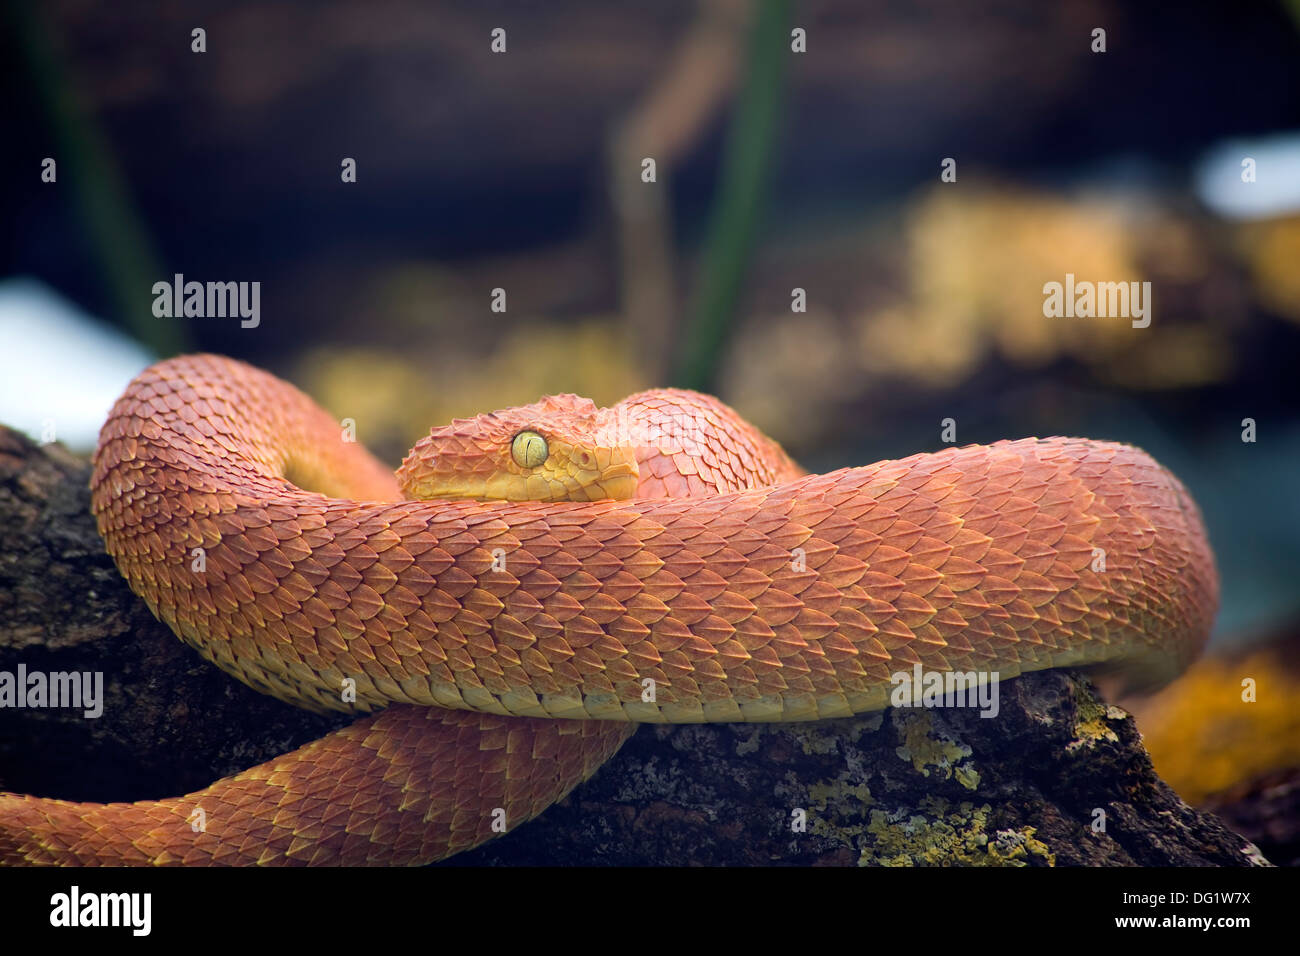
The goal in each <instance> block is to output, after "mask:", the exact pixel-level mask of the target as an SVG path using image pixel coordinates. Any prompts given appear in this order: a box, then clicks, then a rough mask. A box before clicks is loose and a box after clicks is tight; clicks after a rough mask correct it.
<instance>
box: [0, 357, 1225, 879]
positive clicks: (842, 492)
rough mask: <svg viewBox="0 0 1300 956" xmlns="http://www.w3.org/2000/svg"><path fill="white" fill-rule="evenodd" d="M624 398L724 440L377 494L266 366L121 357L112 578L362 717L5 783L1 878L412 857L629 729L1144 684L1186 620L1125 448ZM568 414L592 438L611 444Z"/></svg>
mask: <svg viewBox="0 0 1300 956" xmlns="http://www.w3.org/2000/svg"><path fill="white" fill-rule="evenodd" d="M629 402H630V403H632V404H633V405H634V406H635V407H634V409H633V413H632V414H633V417H634V418H636V417H637V416H640V415H649V416H653V415H654V414H656V413H657V412H662V413H664V414H668V413H671V414H672V415H674V416H678V417H679V418H680V416H683V415H685V416H694V417H695V419H696V424H697V425H698V426H699V434H702V435H710V434H718V433H721V434H722V435H724V436H725V437H726V438H727V442H726V443H722V444H719V443H718V442H717V441H712V442H710V441H709V440H708V439H705V440H704V441H703V442H702V443H699V444H698V445H697V446H695V447H693V448H689V449H685V450H683V449H682V448H681V447H678V446H674V445H672V444H671V442H669V443H668V445H666V446H665V445H664V444H663V443H660V446H659V447H657V448H648V447H644V446H639V447H638V448H637V449H635V452H636V453H635V455H631V454H630V453H629V454H624V455H623V458H622V459H619V454H620V452H619V450H618V447H617V445H616V443H612V444H609V445H608V447H605V446H602V448H603V450H601V449H598V452H599V453H596V452H589V451H587V450H586V449H584V448H582V447H580V445H581V443H580V442H576V441H575V442H572V443H568V444H566V443H565V442H564V441H561V440H560V439H559V438H553V439H552V444H553V445H555V446H556V447H557V448H560V447H564V448H568V447H569V446H570V445H572V446H573V447H572V449H571V451H570V452H569V454H570V457H571V459H572V461H573V462H578V463H579V464H573V465H571V466H569V470H570V471H571V472H574V473H577V471H578V470H579V468H580V466H581V467H586V466H587V465H593V464H600V465H602V466H610V467H614V468H616V469H621V470H619V471H617V476H618V477H616V478H611V479H609V481H608V482H607V483H606V485H605V486H603V487H602V488H601V489H599V490H596V491H592V490H590V489H591V488H592V487H593V486H592V485H589V484H588V485H581V486H580V487H582V488H586V489H588V490H587V491H582V492H577V493H574V492H572V491H568V490H566V491H563V492H558V491H557V492H554V494H555V495H556V496H561V495H563V496H566V497H578V498H580V499H581V498H582V497H583V496H584V495H586V496H587V497H592V498H597V499H599V500H593V501H584V500H578V501H571V500H561V501H534V500H521V501H487V500H463V499H454V500H406V501H403V500H398V499H399V489H398V487H397V485H396V483H395V481H394V479H393V477H392V475H390V474H389V473H387V472H386V471H385V470H384V468H383V467H382V466H381V465H380V464H379V463H378V462H376V461H375V460H374V459H373V458H371V457H370V456H369V455H368V454H367V453H366V452H365V451H364V450H363V449H362V448H361V447H360V446H359V445H356V444H350V443H348V442H345V441H343V440H342V439H341V434H340V429H339V427H338V425H337V424H336V423H335V422H334V421H333V420H332V419H331V418H330V417H329V416H327V415H326V414H325V413H324V412H323V411H321V410H320V409H319V408H318V407H317V406H316V405H314V404H313V403H312V402H311V400H310V399H308V398H307V397H306V396H304V395H303V394H302V393H301V392H299V391H298V390H296V389H294V388H293V387H291V386H289V385H287V384H285V383H283V382H281V381H279V380H278V379H276V378H274V377H273V376H271V375H269V374H266V373H264V372H260V371H258V370H256V369H253V368H251V367H249V366H247V365H244V364H241V363H238V362H234V361H231V360H228V359H222V358H218V357H213V356H192V357H184V358H179V359H174V360H170V361H167V362H163V363H160V364H159V365H156V366H154V367H152V368H150V369H148V370H146V371H145V372H144V373H142V374H141V375H140V376H139V377H138V378H137V379H136V380H135V381H133V382H132V383H131V385H130V386H129V387H128V389H127V391H126V392H125V394H124V395H123V396H122V397H121V399H119V401H118V402H117V404H116V406H115V407H114V409H113V411H112V413H111V415H110V417H109V420H108V422H107V423H106V424H105V426H104V429H103V432H102V433H101V437H100V445H99V448H98V451H97V452H96V456H95V470H94V478H93V481H92V501H93V508H94V512H95V515H96V517H97V520H98V523H99V528H100V531H101V533H102V534H103V536H104V539H105V542H106V544H107V547H108V550H109V552H110V553H111V554H112V556H113V558H114V559H115V561H116V562H117V566H118V568H119V569H120V570H121V572H122V573H123V575H124V576H125V577H126V579H127V580H128V582H129V583H130V586H131V588H132V590H134V591H135V592H136V593H137V594H139V595H140V596H141V597H142V598H143V599H144V600H145V601H146V602H147V603H148V605H149V607H150V608H151V609H152V610H153V611H154V613H155V614H157V615H158V616H159V617H160V618H161V619H162V620H163V621H165V622H166V623H167V624H168V625H169V626H170V627H171V628H172V629H173V630H174V631H175V632H176V633H177V634H178V635H179V636H180V637H181V638H182V639H183V640H185V641H186V642H188V643H190V644H191V645H193V646H194V647H196V648H197V649H198V650H199V651H200V652H201V653H202V654H203V655H204V656H206V657H208V658H209V659H210V660H212V661H213V662H215V663H216V664H218V665H219V666H221V667H222V668H223V669H225V670H227V671H228V672H230V673H231V674H234V675H235V676H237V677H238V678H239V679H240V680H243V681H244V682H246V683H248V684H249V685H251V686H253V687H255V688H257V689H259V690H263V691H265V692H267V693H270V694H273V695H275V696H276V697H279V698H282V699H284V700H288V701H292V702H295V703H299V704H302V705H304V706H308V707H313V708H317V709H321V708H331V709H337V710H362V711H365V710H369V709H372V708H379V707H387V709H386V710H383V711H382V712H381V713H379V714H377V715H372V716H369V717H364V718H363V719H361V720H359V721H358V722H357V723H355V724H353V725H351V726H350V727H347V728H345V729H343V730H341V731H338V732H336V733H334V734H331V735H329V736H327V737H325V738H322V739H321V740H318V741H315V742H313V743H311V744H309V745H307V746H306V747H303V748H301V749H299V750H297V751H294V752H293V753H289V754H286V755H284V756H282V757H279V758H277V759H275V760H273V761H271V762H269V763H267V764H264V765H262V766H259V767H255V768H253V769H251V770H248V771H246V772H244V773H241V774H238V775H236V776H234V777H229V778H226V779H224V780H221V781H218V782H217V783H215V784H213V785H212V786H211V787H208V788H206V789H205V790H203V791H200V792H198V793H196V794H190V795H187V796H185V797H180V798H176V799H171V800H164V801H150V802H144V803H135V804H104V805H101V804H79V803H69V802H65V801H59V800H52V799H43V798H33V797H27V796H23V795H18V794H0V862H41V863H97V862H103V863H155V864H157V863H304V864H305V863H388V864H393V863H398V864H406V863H422V862H429V861H431V860H435V859H440V858H443V857H445V856H448V855H450V854H452V853H455V852H458V851H460V850H463V849H467V848H469V847H471V846H474V845H477V844H478V843H481V842H483V841H484V840H486V839H488V838H490V837H491V836H493V835H495V832H496V831H495V830H494V827H493V824H494V821H496V820H499V819H500V818H501V815H503V817H504V820H505V822H506V824H507V826H508V827H509V828H513V827H514V826H515V825H517V824H519V823H521V822H523V821H524V820H527V819H529V818H530V817H532V816H534V815H536V814H537V813H539V812H541V810H543V809H544V808H545V807H546V806H547V805H549V804H550V803H552V802H554V801H555V800H556V799H559V798H560V797H562V796H563V795H564V794H565V793H567V792H568V791H569V790H570V789H571V788H572V787H573V786H575V785H576V784H577V783H578V782H579V781H581V780H582V779H585V778H586V777H587V776H589V775H590V774H591V773H593V772H594V771H595V769H596V768H597V767H598V766H599V765H600V764H601V763H602V762H603V761H604V760H605V759H607V758H608V757H609V756H610V755H611V754H612V753H613V752H614V751H616V750H617V749H618V747H619V746H620V745H621V744H622V742H623V741H624V740H625V739H626V738H627V736H628V735H629V734H630V732H631V730H632V728H633V724H632V723H630V722H639V721H674V722H698V721H739V720H807V719H815V718H823V717H839V716H846V715H849V714H853V713H860V712H862V711H866V710H873V709H879V708H881V707H884V706H886V705H887V703H888V695H889V692H890V690H891V685H890V677H891V675H892V674H894V673H896V672H899V671H907V672H911V671H912V669H913V666H914V665H917V664H919V665H921V667H923V668H924V669H926V670H932V671H949V670H961V671H976V672H981V673H988V672H997V673H999V674H1000V676H1001V677H1004V678H1005V677H1011V676H1014V675H1016V674H1018V673H1021V672H1025V671H1032V670H1039V669H1042V668H1047V667H1059V666H1074V665H1088V664H1102V663H1104V664H1107V665H1108V666H1111V667H1119V668H1122V669H1123V670H1124V671H1125V672H1126V673H1127V674H1129V675H1131V676H1132V677H1133V679H1134V680H1136V681H1139V682H1144V683H1149V682H1151V681H1158V680H1165V679H1168V678H1169V677H1171V676H1173V675H1174V674H1176V673H1178V672H1179V671H1180V670H1181V669H1182V668H1183V667H1184V666H1185V665H1186V664H1187V663H1188V662H1189V661H1190V660H1191V659H1192V658H1193V657H1194V656H1195V655H1196V654H1197V653H1198V652H1199V650H1200V648H1201V646H1202V645H1203V643H1204V641H1205V639H1206V637H1207V635H1208V632H1209V628H1210V625H1211V622H1212V620H1213V616H1214V613H1215V610H1216V607H1217V601H1218V582H1217V577H1216V574H1215V570H1214V566H1213V561H1212V558H1211V555H1210V552H1209V548H1208V545H1207V543H1206V539H1205V534H1204V529H1203V527H1202V525H1201V520H1200V516H1199V514H1198V512H1197V509H1196V507H1195V505H1194V504H1193V502H1192V501H1191V499H1190V498H1189V496H1188V495H1187V493H1186V491H1185V490H1184V488H1183V487H1182V485H1181V484H1180V483H1179V482H1178V481H1177V479H1175V478H1174V477H1173V476H1172V475H1171V474H1170V473H1169V472H1167V471H1166V470H1164V469H1163V468H1161V467H1160V466H1159V465H1158V464H1156V463H1155V462H1154V461H1153V460H1152V459H1151V458H1150V457H1148V456H1147V455H1146V454H1144V453H1143V452H1141V451H1139V450H1137V449H1135V448H1132V447H1129V446H1126V445H1121V444H1115V443H1110V442H1098V441H1089V440H1082V439H1064V438H1051V439H1043V440H1039V439H1026V440H1022V441H1013V442H999V443H997V444H995V445H990V446H972V447H967V448H961V449H950V450H946V451H943V452H940V453H937V454H922V455H915V456H913V457H911V458H907V459H903V460H900V461H886V462H880V463H877V464H875V465H871V466H869V467H864V468H849V469H843V470H840V471H836V472H832V473H829V474H825V475H807V476H802V477H796V476H798V475H800V474H801V473H800V472H798V470H797V469H796V468H795V466H793V464H792V463H790V462H789V460H788V459H786V458H784V455H783V454H782V453H781V452H780V450H779V448H777V447H776V446H775V445H774V444H772V443H771V442H768V441H767V440H766V439H764V438H762V436H761V435H759V434H758V433H757V432H755V431H754V430H753V429H750V428H748V426H744V425H743V423H739V424H736V423H734V422H731V421H730V420H728V419H727V418H726V415H727V414H728V413H729V410H727V409H726V408H725V406H721V405H720V404H719V403H716V402H715V401H713V400H710V399H706V398H704V397H702V396H693V395H692V394H691V393H669V392H665V393H653V392H652V393H643V394H642V395H640V396H635V397H634V399H630V400H629ZM543 404H544V403H543ZM540 407H541V406H534V407H531V408H540ZM624 412H626V409H624ZM582 414H583V416H585V417H583V421H584V422H586V425H587V426H589V427H590V428H591V429H592V430H593V434H606V433H608V432H609V430H610V428H611V427H612V426H611V420H610V419H609V418H608V413H607V412H605V411H601V410H595V409H594V406H592V407H591V409H590V410H587V411H585V412H583V413H582ZM580 417H582V416H580ZM488 418H492V416H488ZM497 424H499V425H500V426H501V427H502V428H511V429H512V428H515V427H516V424H517V423H515V422H514V421H512V420H511V419H509V417H508V416H507V417H506V418H504V419H503V420H501V421H500V422H498V423H497ZM536 424H537V427H538V429H539V431H544V430H545V426H546V421H545V420H544V419H543V420H538V421H537V423H536ZM494 427H495V426H494ZM462 431H463V430H462ZM503 433H504V432H503ZM524 444H525V446H526V447H524V451H523V452H520V454H523V455H524V456H525V457H524V458H523V459H522V460H523V461H524V463H525V464H528V463H530V462H532V461H533V460H534V459H533V457H532V456H534V455H535V453H536V448H537V447H538V446H535V445H534V444H532V443H531V442H528V443H524ZM509 446H510V441H509V436H508V435H507V436H506V441H505V442H504V445H503V447H505V448H507V449H508V448H509ZM519 448H520V446H519V445H516V451H517V452H518V451H519ZM449 449H451V450H450V451H449ZM457 449H459V451H457ZM548 450H549V449H548ZM437 451H438V454H437V455H434V454H433V453H432V452H428V449H427V448H426V454H425V455H424V456H423V457H422V456H421V446H417V448H416V450H415V452H413V455H412V458H411V459H408V462H407V465H406V466H404V471H406V470H410V471H412V472H414V473H415V474H412V475H409V476H407V477H405V478H404V486H405V487H407V489H408V491H410V490H411V489H412V488H414V489H416V490H417V492H418V491H419V489H420V488H421V482H422V481H423V480H424V479H423V478H422V477H421V475H427V474H428V473H430V472H435V471H436V470H437V468H438V467H442V466H446V465H447V461H446V459H447V455H449V454H451V455H453V457H454V456H455V455H456V454H459V455H460V456H461V460H460V461H453V462H452V463H451V465H452V467H451V468H450V469H449V471H450V472H451V473H453V474H456V475H463V474H465V473H468V472H472V471H473V470H474V468H475V467H476V466H475V461H476V456H477V455H478V454H479V449H478V448H476V446H475V445H474V439H473V435H471V434H470V433H469V432H467V431H465V432H464V433H463V434H462V432H457V431H455V430H453V431H451V432H449V433H447V434H446V435H444V436H443V440H442V442H441V443H440V444H439V445H438V448H437ZM507 453H508V452H507ZM556 456H557V457H559V456H558V452H557V453H556ZM602 456H603V457H604V458H605V459H610V460H607V461H602V462H595V461H594V460H593V459H595V458H601V457H602ZM435 459H437V460H436V461H435ZM633 459H635V460H633ZM629 475H632V476H634V477H635V479H636V480H635V482H632V481H630V480H628V476H629ZM518 477H519V478H520V479H521V480H522V481H524V482H525V486H526V487H527V488H528V489H530V490H528V491H526V492H522V493H521V494H519V495H513V494H511V495H504V496H505V497H528V498H535V497H541V496H544V495H546V494H551V492H549V491H545V492H539V489H541V488H542V487H543V484H542V483H540V482H538V481H537V480H536V478H537V475H536V474H533V473H531V472H528V471H527V469H524V472H523V473H521V475H520V476H518ZM530 477H531V478H533V479H534V480H533V482H532V483H531V484H528V483H527V482H528V479H529V478H530ZM290 479H292V481H291V480H290ZM485 481H488V482H495V481H497V479H496V478H495V477H493V476H489V477H487V478H486V479H485ZM633 484H635V494H636V495H637V496H638V497H634V498H615V499H610V498H608V497H607V496H608V494H620V493H621V491H619V490H618V489H623V490H630V489H631V488H632V486H633ZM503 487H504V486H503ZM547 487H549V486H547ZM304 488H313V489H316V490H313V491H306V490H303V489H304ZM733 489H734V490H733ZM719 491H721V492H722V493H717V492H719ZM428 492H429V489H428V488H425V489H424V493H428ZM432 493H434V494H437V493H438V492H437V491H436V490H435V491H433V492H432ZM683 494H684V495H687V496H686V497H679V495H683ZM647 496H651V497H647ZM195 549H202V550H201V552H197V553H201V554H202V555H203V556H204V562H203V570H202V571H198V572H196V571H195V570H193V567H194V563H193V555H194V554H195V553H196V550H195ZM344 688H355V703H354V702H352V700H351V699H350V698H349V699H346V700H345V699H344V696H343V693H342V691H343V689H344ZM647 688H651V689H652V692H651V693H647ZM390 704H391V705H392V706H389V705H390ZM593 718H595V719H593ZM197 809H202V811H203V816H204V818H205V822H206V827H205V828H204V829H202V830H201V831H200V832H196V831H195V829H194V828H193V827H192V826H191V823H192V820H193V818H194V814H195V811H196V810H197Z"/></svg>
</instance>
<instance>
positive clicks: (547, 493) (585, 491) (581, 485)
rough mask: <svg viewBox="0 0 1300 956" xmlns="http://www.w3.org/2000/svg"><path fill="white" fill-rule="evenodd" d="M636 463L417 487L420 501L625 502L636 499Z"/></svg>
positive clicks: (493, 476)
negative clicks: (557, 474)
mask: <svg viewBox="0 0 1300 956" xmlns="http://www.w3.org/2000/svg"><path fill="white" fill-rule="evenodd" d="M638 481H639V474H638V471H637V467H636V463H635V462H630V463H618V464H615V465H612V466H610V467H608V468H606V469H604V470H602V471H600V472H599V473H593V474H591V475H578V476H570V475H565V476H560V477H552V476H547V475H509V474H499V475H491V476H487V477H482V478H472V479H469V480H464V479H459V480H455V481H446V480H443V481H439V482H437V483H436V484H434V483H429V484H426V485H421V486H419V487H418V493H417V494H414V495H412V497H414V498H416V499H418V500H421V501H434V500H436V501H480V502H485V503H486V502H493V501H496V502H510V503H512V504H526V503H530V502H531V503H539V502H550V503H555V502H591V501H605V500H624V499H628V498H633V497H635V496H636V488H637V483H638Z"/></svg>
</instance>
